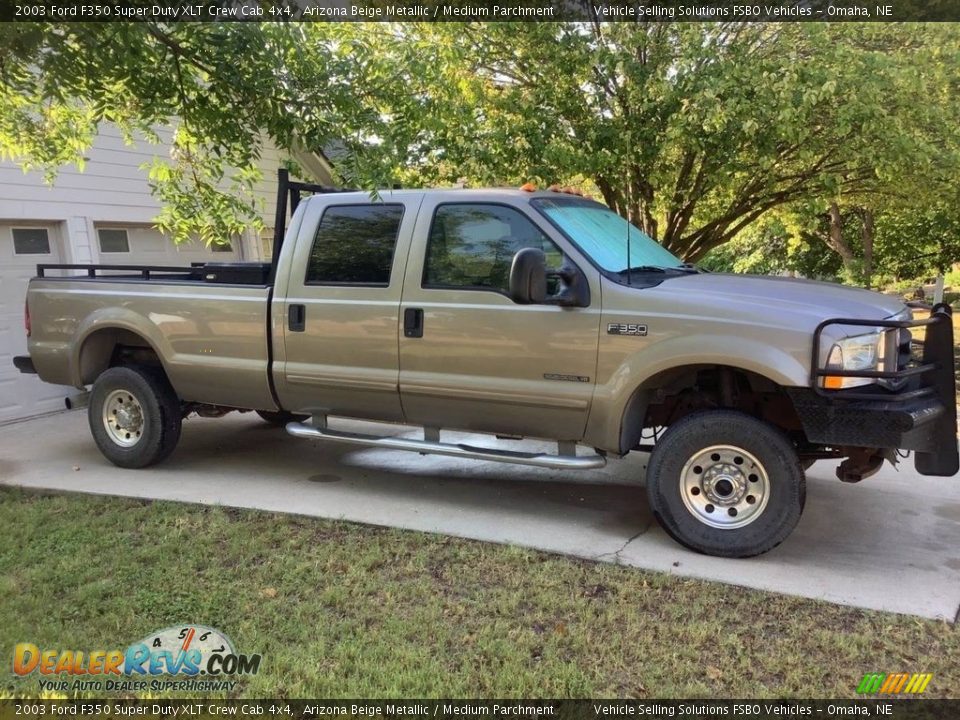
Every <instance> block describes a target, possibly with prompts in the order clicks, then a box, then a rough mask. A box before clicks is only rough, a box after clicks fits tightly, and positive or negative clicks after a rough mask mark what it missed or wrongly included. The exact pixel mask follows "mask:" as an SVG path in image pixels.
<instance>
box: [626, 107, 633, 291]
mask: <svg viewBox="0 0 960 720" xmlns="http://www.w3.org/2000/svg"><path fill="white" fill-rule="evenodd" d="M632 157H633V133H632V132H631V131H630V125H629V123H628V124H627V217H626V220H627V265H626V268H627V285H632V284H633V281H632V279H631V276H632V274H633V273H631V272H630V208H631V207H633V193H632V188H633V183H631V182H630V159H631V158H632Z"/></svg>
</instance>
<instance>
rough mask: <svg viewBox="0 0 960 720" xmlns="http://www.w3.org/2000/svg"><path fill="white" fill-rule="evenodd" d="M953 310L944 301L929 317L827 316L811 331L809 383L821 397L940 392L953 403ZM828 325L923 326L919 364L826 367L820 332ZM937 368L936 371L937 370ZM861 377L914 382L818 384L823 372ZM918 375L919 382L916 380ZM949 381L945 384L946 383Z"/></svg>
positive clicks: (910, 396) (911, 396)
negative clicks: (892, 386) (904, 385)
mask: <svg viewBox="0 0 960 720" xmlns="http://www.w3.org/2000/svg"><path fill="white" fill-rule="evenodd" d="M952 316H953V311H952V310H951V308H950V306H949V305H947V304H946V303H940V304H938V305H935V306H934V307H933V310H932V311H931V313H930V317H929V318H923V319H920V320H863V319H859V318H830V319H829V320H824V321H823V322H822V323H820V324H819V325H817V328H816V330H814V331H813V355H812V359H811V363H810V367H811V368H812V370H811V373H810V387H811V388H812V389H813V391H814V392H815V393H817V394H818V395H821V396H822V397H829V398H832V399H837V400H841V399H842V400H883V401H886V402H905V401H907V400H915V399H917V398H920V397H926V396H929V395H937V396H941V397H940V399H941V400H944V402H945V403H946V402H947V401H949V404H950V405H954V406H955V405H956V400H955V398H956V396H955V394H954V393H955V389H954V384H955V381H954V367H953V366H954V362H953V320H952ZM831 325H852V326H857V327H871V328H873V327H882V328H905V329H910V328H916V327H926V328H927V332H926V337H925V338H924V341H923V356H922V358H921V361H920V364H918V365H910V364H908V366H907V367H904V368H902V369H897V370H889V371H875V370H828V369H827V368H825V367H823V366H822V365H821V363H820V350H821V347H822V335H823V331H824V329H825V328H827V327H829V326H831ZM937 371H940V372H937ZM828 375H829V376H833V377H852V378H865V379H871V380H894V381H897V380H904V381H911V380H913V381H914V382H912V383H910V385H913V387H910V388H909V389H907V390H904V391H893V390H886V389H883V388H877V389H875V390H859V389H857V390H850V389H848V390H828V389H825V388H823V387H821V385H820V380H821V378H824V377H826V376H828ZM918 379H919V383H918V382H917V380H918ZM948 385H949V388H948V387H947V386H948ZM941 389H942V390H945V391H946V392H947V394H948V395H949V397H943V396H942V394H941V392H939V391H940V390H941Z"/></svg>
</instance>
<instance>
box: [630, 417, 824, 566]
mask: <svg viewBox="0 0 960 720" xmlns="http://www.w3.org/2000/svg"><path fill="white" fill-rule="evenodd" d="M705 451H710V453H711V454H710V455H707V454H706V452H705ZM718 451H719V452H718ZM738 451H739V452H738ZM701 453H702V455H701ZM698 455H699V456H700V457H699V458H698ZM751 456H752V457H751ZM754 461H756V463H755V462H754ZM734 463H736V464H734ZM725 478H729V479H727V480H726V483H727V484H726V485H724V484H723V481H724V479H725ZM728 490H729V494H727V492H728ZM647 496H648V498H649V500H650V506H651V508H652V509H653V513H654V515H655V516H656V518H657V520H658V521H659V522H660V525H661V526H662V527H663V529H664V530H666V532H667V533H668V534H669V535H670V536H671V537H672V538H673V539H674V540H676V541H677V542H679V543H680V544H682V545H684V546H686V547H688V548H690V549H691V550H696V551H697V552H701V553H705V554H707V555H717V556H720V557H734V558H744V557H752V556H754V555H760V554H762V553H765V552H767V551H768V550H771V549H773V548H775V547H776V546H777V545H779V544H780V543H781V542H783V540H785V539H786V537H787V536H788V535H789V534H790V533H791V532H792V531H793V529H794V527H796V525H797V522H799V520H800V515H801V513H802V512H803V506H804V504H805V502H806V479H805V477H804V474H803V469H802V468H801V466H800V460H799V458H798V457H797V453H796V450H795V448H794V446H793V444H792V443H791V442H790V441H789V440H788V439H787V437H786V436H784V435H783V433H781V432H780V431H779V430H778V429H777V428H775V427H773V426H771V425H768V424H767V423H764V422H761V421H760V420H757V419H756V418H753V417H751V416H749V415H746V414H744V413H741V412H737V411H734V410H707V411H703V412H697V413H694V414H692V415H688V416H686V417H684V418H682V419H681V420H679V421H678V422H676V423H674V424H673V425H671V426H670V427H669V428H668V429H667V431H666V432H665V433H664V434H663V436H662V437H661V438H660V439H659V440H658V441H657V443H656V445H655V447H654V450H653V454H652V455H651V457H650V463H649V465H648V468H647ZM738 498H739V500H738V501H737V502H736V503H734V501H735V500H737V499H738ZM751 498H753V500H752V501H751ZM758 498H759V499H758ZM714 501H716V504H713V503H714ZM748 501H749V502H748ZM738 508H740V510H738ZM710 523H716V524H718V525H719V526H713V525H711V524H710ZM737 523H745V524H741V525H739V526H733V527H730V526H724V524H727V525H736V524H737Z"/></svg>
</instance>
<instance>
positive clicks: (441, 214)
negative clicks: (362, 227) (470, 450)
mask: <svg viewBox="0 0 960 720" xmlns="http://www.w3.org/2000/svg"><path fill="white" fill-rule="evenodd" d="M415 233H416V236H417V237H423V236H424V235H426V236H427V237H428V242H427V249H426V255H425V257H420V256H417V257H415V256H414V254H411V258H410V261H409V263H408V265H407V275H406V280H405V282H404V291H403V298H402V302H401V318H402V321H403V322H404V328H403V330H402V332H401V335H400V395H401V401H402V403H403V410H404V416H405V417H406V420H407V422H411V423H417V424H423V425H428V426H435V427H449V428H460V429H465V430H477V431H485V432H500V433H506V434H522V435H533V436H536V437H543V438H552V439H558V440H578V439H580V438H581V437H582V436H583V431H584V426H585V423H586V419H587V412H588V411H589V407H590V400H591V397H592V394H593V387H594V378H595V375H596V364H597V343H598V337H599V325H600V310H599V294H595V295H594V301H593V304H592V306H591V307H586V308H569V307H559V306H556V305H548V304H545V305H517V304H515V303H514V302H513V301H512V300H510V298H509V297H508V293H507V291H508V277H509V272H510V264H511V261H512V258H513V255H514V253H516V252H517V250H519V249H521V248H525V247H535V248H539V249H542V250H543V251H544V252H545V253H546V256H547V264H548V266H550V267H559V265H560V264H561V261H562V259H563V253H562V251H561V250H560V248H559V247H558V246H557V244H555V243H554V242H553V241H552V240H550V238H548V237H547V235H546V233H545V232H544V231H543V230H541V229H540V228H539V227H538V226H537V225H536V224H534V222H533V221H532V220H531V219H530V217H528V216H527V215H526V214H525V212H524V211H523V210H522V209H521V208H520V207H516V206H511V205H506V204H496V203H469V202H463V203H461V202H453V203H451V202H442V201H439V200H433V199H429V198H428V199H427V200H425V201H424V205H423V207H422V208H421V211H420V217H419V219H418V223H417V228H416V230H415ZM417 255H419V254H417ZM582 269H583V270H585V271H588V272H595V271H593V269H592V268H582ZM592 284H594V285H596V281H594V283H592ZM531 428H533V430H531Z"/></svg>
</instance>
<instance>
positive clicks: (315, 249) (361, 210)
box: [304, 205, 403, 287]
mask: <svg viewBox="0 0 960 720" xmlns="http://www.w3.org/2000/svg"><path fill="white" fill-rule="evenodd" d="M402 219H403V205H331V206H330V207H328V208H327V209H326V210H325V211H324V213H323V217H322V218H321V219H320V224H319V226H318V227H317V234H316V236H315V237H314V239H313V246H312V248H311V250H310V258H309V261H308V262H307V275H306V279H305V281H304V282H305V283H306V284H307V285H364V286H368V285H369V286H382V287H386V286H388V285H389V284H390V271H391V269H392V268H393V253H394V250H396V247H397V234H398V233H399V231H400V221H401V220H402Z"/></svg>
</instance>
